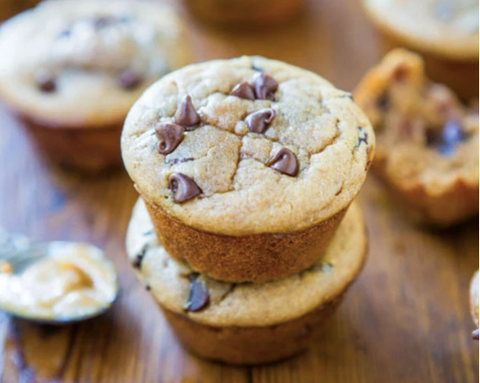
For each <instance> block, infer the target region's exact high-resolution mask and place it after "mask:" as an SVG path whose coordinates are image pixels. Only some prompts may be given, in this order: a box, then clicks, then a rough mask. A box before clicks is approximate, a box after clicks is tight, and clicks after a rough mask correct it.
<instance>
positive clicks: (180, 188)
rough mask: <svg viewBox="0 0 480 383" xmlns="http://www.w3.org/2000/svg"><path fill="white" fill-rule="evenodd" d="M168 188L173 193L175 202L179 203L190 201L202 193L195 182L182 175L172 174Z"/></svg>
mask: <svg viewBox="0 0 480 383" xmlns="http://www.w3.org/2000/svg"><path fill="white" fill-rule="evenodd" d="M168 186H169V188H170V190H171V191H172V193H173V200H174V201H175V202H177V203H182V202H185V201H188V200H190V199H192V198H194V197H196V196H197V195H199V194H201V193H202V190H201V189H200V188H199V187H198V186H197V184H196V183H195V181H194V180H192V179H191V178H190V177H187V176H186V175H185V174H181V173H173V174H171V175H170V177H168Z"/></svg>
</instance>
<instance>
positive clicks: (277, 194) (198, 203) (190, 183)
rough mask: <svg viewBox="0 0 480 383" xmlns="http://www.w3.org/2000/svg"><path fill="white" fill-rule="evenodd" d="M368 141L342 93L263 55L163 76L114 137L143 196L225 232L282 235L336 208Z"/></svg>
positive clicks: (353, 187)
mask: <svg viewBox="0 0 480 383" xmlns="http://www.w3.org/2000/svg"><path fill="white" fill-rule="evenodd" d="M373 147H374V135H373V131H372V128H371V125H370V122H369V121H368V119H367V118H366V117H365V115H364V114H363V112H361V110H360V109H359V108H358V107H357V106H356V105H355V103H354V102H353V101H352V98H351V95H350V94H349V93H346V92H343V91H340V90H338V89H336V88H335V87H333V86H332V85H331V84H330V83H329V82H327V81H326V80H324V79H322V78H321V77H319V76H317V75H315V74H313V73H311V72H308V71H305V70H302V69H300V68H297V67H294V66H291V65H288V64H284V63H281V62H278V61H273V60H268V59H265V58H262V57H242V58H238V59H232V60H218V61H211V62H206V63H202V64H197V65H191V66H188V67H185V68H182V69H180V70H178V71H176V72H173V73H171V74H169V75H167V76H165V77H164V78H162V79H161V80H160V81H158V82H157V83H155V84H154V85H153V86H152V87H151V88H149V89H148V90H147V91H146V92H145V93H144V94H143V96H142V97H141V98H140V99H139V101H138V102H137V103H136V104H135V105H134V107H133V108H132V110H131V111H130V113H129V115H128V117H127V120H126V122H125V126H124V131H123V134H122V154H123V158H124V163H125V166H126V168H127V170H128V172H129V174H130V176H131V178H132V179H133V181H134V182H135V183H136V185H137V188H138V189H139V191H140V192H141V194H142V196H143V197H144V198H145V199H146V200H147V202H149V203H153V204H155V205H157V206H160V207H161V208H162V209H163V210H164V211H165V212H166V213H167V214H169V215H170V216H172V217H173V218H177V219H178V220H180V221H182V222H183V223H185V224H187V225H190V226H192V227H193V228H196V229H200V230H205V231H208V232H213V233H217V234H225V235H248V234H259V233H289V232H292V231H296V230H301V229H304V228H308V227H311V226H313V225H315V224H317V223H319V222H322V221H323V220H325V219H327V218H329V217H331V216H332V215H334V214H336V213H338V212H339V211H341V210H342V209H344V208H346V207H347V206H348V205H349V204H350V202H351V201H352V199H353V198H354V197H355V195H356V194H357V193H358V191H359V189H360V187H361V185H362V184H363V181H364V179H365V176H366V171H367V169H368V167H369V164H370V162H371V159H372V156H373Z"/></svg>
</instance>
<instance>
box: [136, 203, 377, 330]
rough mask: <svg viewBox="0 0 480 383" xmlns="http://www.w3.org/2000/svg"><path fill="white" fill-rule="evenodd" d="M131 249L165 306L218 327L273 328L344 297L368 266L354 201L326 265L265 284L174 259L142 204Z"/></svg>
mask: <svg viewBox="0 0 480 383" xmlns="http://www.w3.org/2000/svg"><path fill="white" fill-rule="evenodd" d="M126 245H127V254H128V256H129V258H130V260H131V262H132V264H133V265H134V267H135V268H136V270H137V271H138V275H139V277H140V278H141V279H142V282H143V283H144V284H145V285H146V287H147V289H149V290H150V292H151V293H152V294H153V295H154V296H155V298H156V299H157V300H158V302H159V303H160V304H161V305H162V306H164V307H165V308H167V309H169V310H171V311H174V312H176V313H180V314H184V315H187V316H189V317H191V318H192V319H194V320H196V321H199V322H202V323H205V324H208V325H212V326H268V325H274V324H278V323H282V322H285V321H289V320H292V319H295V318H298V317H300V316H302V315H305V314H307V313H309V312H310V311H312V310H314V309H316V308H318V307H320V306H321V305H323V304H325V303H327V302H329V301H331V300H334V299H336V298H338V297H339V296H340V295H341V294H342V293H343V292H344V291H345V289H346V288H347V287H348V285H349V284H350V283H351V282H352V281H353V280H354V278H355V277H356V276H357V274H358V273H359V272H360V270H361V268H362V266H363V262H364V259H365V255H366V248H367V237H366V234H365V226H364V221H363V217H362V213H361V211H360V208H359V207H358V205H356V204H355V203H354V204H352V205H351V207H350V208H349V210H348V212H347V214H346V216H345V219H344V220H343V222H342V223H341V225H340V227H339V229H338V231H337V232H336V233H335V236H334V238H333V240H332V241H331V243H330V245H329V247H328V248H327V250H326V251H325V253H324V255H323V257H319V258H321V261H319V262H317V263H316V264H315V265H313V266H312V267H310V268H309V269H307V270H305V271H303V272H301V273H299V274H294V275H292V276H289V277H287V278H284V279H280V280H277V281H273V282H267V283H264V284H255V283H237V284H231V283H225V282H219V281H216V280H213V279H211V278H208V277H206V276H204V275H201V274H197V273H195V272H194V271H193V270H192V269H191V268H190V267H189V266H188V264H187V263H184V262H182V261H177V260H174V259H173V258H171V257H170V256H169V255H168V253H167V252H166V251H165V249H164V248H163V247H161V246H160V245H159V244H158V242H157V239H156V236H155V234H154V232H153V225H152V222H151V220H150V217H149V215H148V213H147V211H146V208H145V205H144V203H143V201H141V200H139V202H137V204H136V206H135V208H134V210H133V215H132V219H131V221H130V225H129V228H128V232H127V239H126ZM285 302H288V305H286V304H285Z"/></svg>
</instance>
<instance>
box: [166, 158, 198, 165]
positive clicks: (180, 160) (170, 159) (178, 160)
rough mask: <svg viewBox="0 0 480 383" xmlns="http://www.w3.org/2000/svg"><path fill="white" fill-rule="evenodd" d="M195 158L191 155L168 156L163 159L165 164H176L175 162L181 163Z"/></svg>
mask: <svg viewBox="0 0 480 383" xmlns="http://www.w3.org/2000/svg"><path fill="white" fill-rule="evenodd" d="M194 159H195V158H193V157H186V158H169V159H168V160H165V163H166V164H167V165H176V164H183V163H184V162H190V161H193V160H194Z"/></svg>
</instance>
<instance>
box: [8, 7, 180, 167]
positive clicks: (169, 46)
mask: <svg viewBox="0 0 480 383" xmlns="http://www.w3.org/2000/svg"><path fill="white" fill-rule="evenodd" d="M188 55H189V53H188V47H187V46H186V42H185V40H184V37H183V29H182V25H181V22H180V21H179V20H178V18H177V17H176V16H175V14H174V13H173V12H172V11H171V10H169V9H167V8H164V7H161V6H158V5H155V4H153V3H140V2H138V3H137V2H130V1H111V2H109V3H108V7H106V6H105V3H103V2H101V1H93V0H80V1H73V0H67V1H48V2H44V3H42V4H40V5H39V6H37V7H36V8H34V9H32V10H29V11H26V12H24V13H22V14H20V15H19V16H16V17H14V18H12V19H11V20H9V21H7V22H6V23H5V24H3V25H2V27H1V28H0V57H1V60H0V97H1V98H2V99H3V100H4V101H5V103H6V104H8V106H9V107H10V109H11V110H12V111H13V112H15V113H16V114H17V115H18V116H19V117H20V118H21V119H22V120H23V121H24V122H25V125H26V126H27V127H28V128H30V131H31V133H32V134H33V137H34V138H35V139H36V141H37V143H38V144H39V146H40V148H41V149H43V152H44V153H45V154H46V155H47V156H48V157H49V158H51V159H52V160H54V162H56V163H59V164H60V165H64V166H67V167H73V168H77V169H80V170H86V171H98V170H103V169H105V168H109V167H112V166H118V165H120V164H121V156H120V150H119V141H120V134H121V128H122V125H123V122H124V119H125V117H126V115H127V112H128V110H129V109H130V107H131V106H132V105H133V103H134V102H135V100H136V99H138V97H139V96H140V94H141V93H142V92H143V90H144V89H145V88H146V87H147V86H149V85H150V84H151V83H152V82H153V81H155V80H157V79H158V78H159V77H161V76H162V75H164V74H165V73H167V72H169V71H171V70H173V69H176V68H178V67H180V66H183V65H185V64H186V63H187V62H188Z"/></svg>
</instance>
